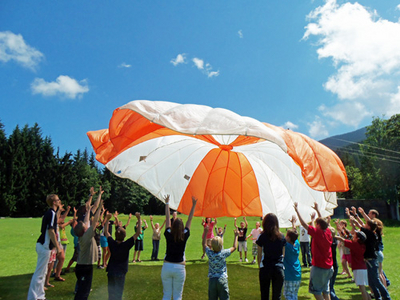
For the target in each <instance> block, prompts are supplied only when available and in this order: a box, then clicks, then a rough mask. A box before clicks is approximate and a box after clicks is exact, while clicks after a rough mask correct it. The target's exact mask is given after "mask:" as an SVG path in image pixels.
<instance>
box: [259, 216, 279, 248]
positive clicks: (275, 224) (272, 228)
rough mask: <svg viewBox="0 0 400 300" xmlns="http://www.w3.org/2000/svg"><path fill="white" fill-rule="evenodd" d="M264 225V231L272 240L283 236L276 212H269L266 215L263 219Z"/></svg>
mask: <svg viewBox="0 0 400 300" xmlns="http://www.w3.org/2000/svg"><path fill="white" fill-rule="evenodd" d="M262 226H263V229H264V233H265V234H266V235H267V237H268V238H269V239H270V240H272V241H275V240H276V239H278V238H279V237H281V236H282V234H281V232H280V231H279V221H278V218H277V217H276V215H275V214H274V213H269V214H266V215H265V217H264V219H263V221H262Z"/></svg>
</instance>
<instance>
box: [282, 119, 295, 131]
mask: <svg viewBox="0 0 400 300" xmlns="http://www.w3.org/2000/svg"><path fill="white" fill-rule="evenodd" d="M281 127H283V128H285V129H290V130H295V129H297V128H299V125H296V124H294V123H292V122H290V121H287V122H286V123H285V124H283V125H282V126H281Z"/></svg>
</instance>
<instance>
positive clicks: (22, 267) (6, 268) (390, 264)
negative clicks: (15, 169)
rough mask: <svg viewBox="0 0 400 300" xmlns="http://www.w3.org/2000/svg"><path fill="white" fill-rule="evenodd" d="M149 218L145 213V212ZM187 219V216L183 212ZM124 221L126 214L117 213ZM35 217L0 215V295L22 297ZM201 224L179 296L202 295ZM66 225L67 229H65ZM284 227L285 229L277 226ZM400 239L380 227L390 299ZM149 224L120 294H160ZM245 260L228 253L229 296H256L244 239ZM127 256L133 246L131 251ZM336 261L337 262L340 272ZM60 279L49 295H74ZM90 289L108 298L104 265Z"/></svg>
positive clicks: (30, 267) (343, 295)
mask: <svg viewBox="0 0 400 300" xmlns="http://www.w3.org/2000/svg"><path fill="white" fill-rule="evenodd" d="M145 218H146V219H147V221H148V223H149V226H150V222H149V219H148V217H145ZM154 219H155V221H156V222H159V223H162V222H163V220H164V219H163V217H162V216H155V217H154ZM183 219H184V220H185V219H186V216H183ZM257 220H259V218H255V217H254V218H248V221H249V232H250V231H251V229H252V228H254V227H255V222H256V221H257ZM122 221H123V222H124V223H125V222H126V217H122ZM40 222H41V219H40V218H34V219H28V218H24V219H9V218H6V219H0V236H1V247H0V299H1V300H3V299H26V295H27V291H28V287H29V283H30V279H31V276H32V273H33V272H34V270H35V266H36V258H37V256H36V252H35V243H36V240H37V238H38V236H39V233H40V232H39V231H40ZM224 224H227V232H226V234H225V237H224V245H225V247H230V246H231V245H232V243H233V219H231V218H220V219H218V225H220V226H223V225H224ZM133 230H134V221H133V222H132V224H131V225H130V226H129V227H128V229H127V232H128V234H130V235H132V234H133ZM202 230H203V227H202V226H201V218H194V220H193V222H192V228H191V236H190V238H189V240H188V243H187V247H186V253H185V254H186V259H187V267H186V271H187V277H186V282H185V288H184V299H207V298H208V296H207V289H208V279H207V271H208V264H207V261H206V260H201V259H200V257H201V254H202V249H201V235H202ZM68 231H69V230H68ZM282 231H285V229H282ZM69 240H70V245H69V246H68V248H67V254H66V262H65V264H64V266H66V264H67V263H68V261H69V259H70V258H71V257H72V253H73V239H72V237H71V236H70V235H69ZM399 240H400V229H399V227H398V224H397V227H396V226H390V227H389V226H387V227H385V236H384V245H385V250H384V253H385V261H384V270H385V272H386V274H387V276H388V277H389V279H390V280H391V283H392V285H391V286H390V287H389V291H390V293H391V296H392V299H400V292H399V291H398V289H397V287H398V286H399V281H400V278H399V277H400V276H398V270H399V269H400V261H399V260H398V250H397V244H398V241H399ZM151 249H152V244H151V228H148V229H147V231H146V232H145V239H144V251H143V253H142V255H141V259H142V261H143V262H142V263H136V264H133V263H130V266H129V272H128V274H127V277H126V284H125V290H124V298H125V299H161V298H162V283H161V277H160V274H161V267H162V257H163V254H164V253H165V241H164V239H163V237H162V240H161V242H160V254H159V258H161V261H159V262H152V261H150V256H151ZM248 249H249V253H248V259H249V263H239V254H238V253H237V252H235V253H233V254H232V255H231V256H230V257H229V258H228V275H229V287H230V291H231V299H259V298H260V292H259V284H258V270H257V267H256V266H255V265H252V264H250V262H251V260H252V257H251V241H249V242H248ZM130 257H131V259H132V258H133V251H131V256H130ZM340 271H341V267H339V272H340ZM63 277H64V278H65V279H66V281H65V282H55V281H54V280H53V279H51V282H52V284H54V285H55V288H51V289H49V290H48V291H47V293H46V297H47V298H48V299H73V290H74V285H75V275H74V273H69V274H66V275H64V276H63ZM308 279H309V269H308V268H306V269H303V276H302V284H301V288H300V292H299V299H313V298H312V297H311V295H310V294H308ZM92 288H93V291H92V293H91V296H90V298H91V299H107V275H106V272H105V271H104V270H100V269H95V270H94V279H93V285H92ZM335 289H336V292H337V294H338V296H339V298H340V299H361V296H360V295H359V291H358V288H357V287H356V286H355V284H354V283H352V282H351V281H350V280H349V279H345V278H344V277H343V276H340V275H339V276H338V278H337V281H336V285H335Z"/></svg>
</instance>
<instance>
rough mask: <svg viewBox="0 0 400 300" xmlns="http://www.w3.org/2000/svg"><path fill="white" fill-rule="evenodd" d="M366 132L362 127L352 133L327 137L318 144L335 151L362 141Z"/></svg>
mask: <svg viewBox="0 0 400 300" xmlns="http://www.w3.org/2000/svg"><path fill="white" fill-rule="evenodd" d="M366 131H367V128H366V127H363V128H360V129H358V130H355V131H352V132H348V133H344V134H339V135H335V136H331V137H328V138H326V139H323V140H320V141H319V142H320V143H322V144H324V145H325V146H327V147H329V148H331V149H332V150H333V151H335V150H336V149H338V148H342V147H345V146H347V145H349V144H352V143H359V142H361V141H363V140H364V139H365V133H366Z"/></svg>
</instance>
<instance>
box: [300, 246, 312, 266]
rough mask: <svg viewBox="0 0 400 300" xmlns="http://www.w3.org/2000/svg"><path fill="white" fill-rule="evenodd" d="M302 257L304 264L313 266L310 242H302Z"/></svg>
mask: <svg viewBox="0 0 400 300" xmlns="http://www.w3.org/2000/svg"><path fill="white" fill-rule="evenodd" d="M300 250H301V257H302V260H303V265H304V266H307V264H308V266H311V254H310V243H309V242H300Z"/></svg>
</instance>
